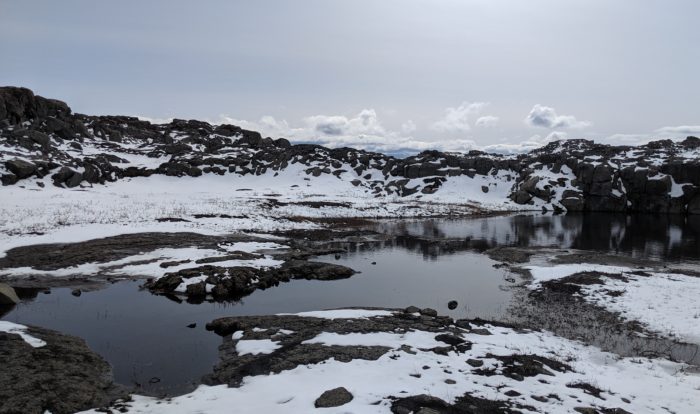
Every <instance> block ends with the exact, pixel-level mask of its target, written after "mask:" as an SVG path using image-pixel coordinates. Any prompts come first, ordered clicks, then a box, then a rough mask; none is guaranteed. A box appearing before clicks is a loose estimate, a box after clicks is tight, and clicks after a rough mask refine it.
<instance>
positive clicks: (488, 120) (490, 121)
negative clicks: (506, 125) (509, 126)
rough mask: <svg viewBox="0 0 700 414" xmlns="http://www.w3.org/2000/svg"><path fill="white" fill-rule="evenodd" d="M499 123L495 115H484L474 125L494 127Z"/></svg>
mask: <svg viewBox="0 0 700 414" xmlns="http://www.w3.org/2000/svg"><path fill="white" fill-rule="evenodd" d="M496 124H498V117H497V116H493V115H484V116H482V117H479V119H477V120H476V122H475V123H474V125H476V126H478V127H482V128H488V127H493V126H496Z"/></svg>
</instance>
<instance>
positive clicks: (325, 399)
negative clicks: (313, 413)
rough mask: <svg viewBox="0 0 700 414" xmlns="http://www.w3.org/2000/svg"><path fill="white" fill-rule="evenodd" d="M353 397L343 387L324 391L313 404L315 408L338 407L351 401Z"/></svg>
mask: <svg viewBox="0 0 700 414" xmlns="http://www.w3.org/2000/svg"><path fill="white" fill-rule="evenodd" d="M353 398H354V397H353V396H352V394H351V393H350V391H348V390H346V389H345V388H343V387H338V388H334V389H332V390H328V391H325V392H324V393H323V394H321V396H320V397H318V398H317V399H316V401H315V402H314V407H316V408H328V407H340V406H341V405H345V404H347V403H349V402H350V401H352V399H353Z"/></svg>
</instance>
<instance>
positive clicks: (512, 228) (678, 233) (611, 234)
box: [375, 213, 700, 260]
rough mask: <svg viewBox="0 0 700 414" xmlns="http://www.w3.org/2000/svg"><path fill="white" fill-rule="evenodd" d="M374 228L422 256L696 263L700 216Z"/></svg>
mask: <svg viewBox="0 0 700 414" xmlns="http://www.w3.org/2000/svg"><path fill="white" fill-rule="evenodd" d="M375 229H376V230H377V231H380V232H383V233H388V234H392V235H397V236H403V239H402V238H401V237H399V238H398V239H397V241H396V242H397V243H404V244H405V245H406V247H408V248H409V249H412V250H413V249H422V251H423V253H424V255H425V256H426V257H433V256H434V255H435V254H441V253H447V252H449V251H450V250H451V249H452V250H454V249H457V250H459V249H464V248H469V249H476V250H479V251H482V250H486V249H489V248H493V247H497V246H520V247H537V246H542V247H545V246H546V247H558V248H571V249H581V250H595V251H606V252H608V253H616V254H625V255H631V256H633V257H639V258H648V259H656V260H660V259H664V260H688V259H690V260H697V259H699V258H700V217H699V216H688V217H683V216H678V215H675V216H654V215H634V216H627V215H616V214H605V213H590V214H567V215H559V216H552V215H541V214H518V215H511V216H495V217H485V218H477V219H468V220H465V219H438V220H435V219H431V220H414V221H385V222H381V223H379V224H377V226H376V228H375ZM416 238H419V239H422V240H423V242H421V241H420V240H416ZM430 241H433V242H437V241H440V243H432V244H431V243H430ZM446 241H450V242H451V243H452V244H451V245H450V243H447V242H446Z"/></svg>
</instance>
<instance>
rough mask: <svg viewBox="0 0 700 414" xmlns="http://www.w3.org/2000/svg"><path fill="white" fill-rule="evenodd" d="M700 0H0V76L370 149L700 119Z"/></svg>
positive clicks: (651, 127)
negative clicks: (108, 0)
mask: <svg viewBox="0 0 700 414" xmlns="http://www.w3.org/2000/svg"><path fill="white" fill-rule="evenodd" d="M698 16H700V1H697V0H686V1H684V0H527V1H524V0H509V1H506V0H347V1H346V0H255V1H233V0H221V1H197V2H194V1H173V0H168V1H125V0H121V1H115V2H102V1H93V0H85V1H66V0H63V1H32V0H16V1H13V0H0V84H4V85H16V86H26V87H29V88H31V89H33V90H34V91H35V92H36V93H38V94H40V95H42V96H46V97H52V98H58V99H61V100H64V101H66V102H67V103H68V104H69V105H70V106H71V107H72V108H73V110H74V111H77V112H82V113H87V114H126V115H138V116H143V117H147V118H151V119H154V120H165V119H168V118H172V117H178V118H196V119H205V120H209V121H211V122H232V123H237V124H240V125H242V126H244V127H248V128H252V129H259V130H262V132H263V133H264V134H265V135H271V136H274V137H277V136H287V137H291V138H292V139H296V140H300V141H301V140H305V141H318V142H322V143H326V144H328V145H334V146H338V145H358V146H363V147H365V148H370V149H378V150H385V151H394V150H398V149H406V148H408V149H425V148H429V147H436V148H440V149H456V150H465V149H469V148H486V149H490V150H501V151H506V150H512V149H520V148H527V147H530V146H534V145H539V144H541V143H544V142H546V141H547V140H551V139H555V138H567V137H568V138H592V139H596V140H600V141H603V142H614V143H635V142H644V141H647V140H649V139H650V138H652V137H653V138H661V137H670V138H680V137H685V135H688V134H693V133H694V134H700V31H699V30H698V27H699V23H698Z"/></svg>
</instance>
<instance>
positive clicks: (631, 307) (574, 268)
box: [525, 263, 700, 344]
mask: <svg viewBox="0 0 700 414" xmlns="http://www.w3.org/2000/svg"><path fill="white" fill-rule="evenodd" d="M525 268H526V269H527V270H529V271H530V274H531V275H532V278H533V281H532V283H531V284H530V285H529V287H530V288H531V289H538V288H540V287H541V286H542V283H543V282H546V281H550V280H556V279H562V278H565V277H567V276H571V275H574V274H577V273H581V272H599V273H602V274H603V277H602V278H601V280H602V282H603V283H601V284H585V285H581V291H580V294H581V296H582V297H583V298H584V299H585V300H586V301H589V302H591V303H594V304H596V305H598V306H600V307H603V308H605V309H607V310H609V311H611V312H615V313H617V314H619V315H620V316H621V317H622V318H623V319H626V320H633V321H638V322H641V323H642V324H643V325H644V326H645V327H646V328H647V329H649V330H650V331H653V332H657V333H660V334H662V335H665V336H669V337H672V338H675V339H680V340H682V341H686V342H691V343H696V344H700V301H698V298H700V277H697V276H688V275H684V274H673V273H664V272H658V271H654V270H653V269H644V268H636V269H633V268H630V267H624V266H605V265H596V264H585V263H584V264H562V265H554V266H525ZM605 274H608V275H611V276H616V277H614V278H613V277H606V276H605Z"/></svg>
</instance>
